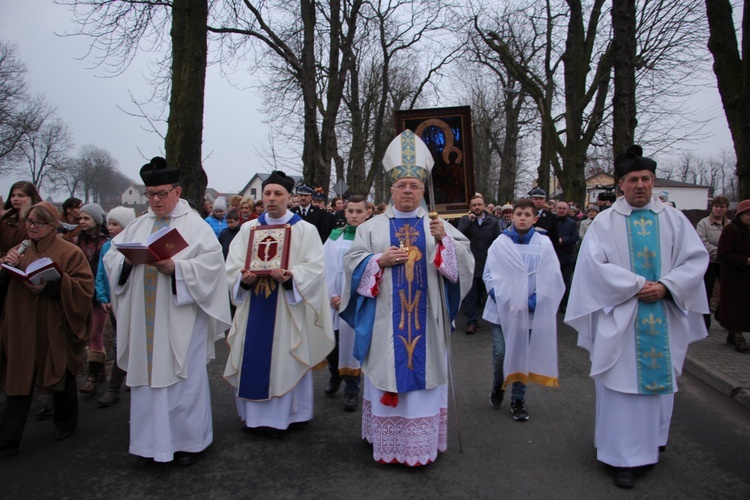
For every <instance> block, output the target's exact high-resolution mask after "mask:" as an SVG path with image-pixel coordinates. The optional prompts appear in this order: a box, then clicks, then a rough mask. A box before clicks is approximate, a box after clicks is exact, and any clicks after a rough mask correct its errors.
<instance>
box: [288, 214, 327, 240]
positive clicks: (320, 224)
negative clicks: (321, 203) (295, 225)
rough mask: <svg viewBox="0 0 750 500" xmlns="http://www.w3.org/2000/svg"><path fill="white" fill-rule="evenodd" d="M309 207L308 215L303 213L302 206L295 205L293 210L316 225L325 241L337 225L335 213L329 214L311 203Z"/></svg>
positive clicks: (321, 238) (306, 220)
mask: <svg viewBox="0 0 750 500" xmlns="http://www.w3.org/2000/svg"><path fill="white" fill-rule="evenodd" d="M307 208H308V211H307V215H306V216H303V215H302V212H301V207H299V206H297V207H294V208H293V209H292V212H294V213H296V214H299V216H300V217H302V220H304V221H305V222H309V223H310V224H312V225H313V226H315V228H316V229H317V230H318V235H320V241H322V242H323V243H325V242H326V240H327V239H328V235H330V234H331V231H332V230H333V229H334V228H335V227H336V226H335V222H334V218H333V214H329V213H328V212H327V211H325V210H321V209H319V208H318V207H315V206H313V205H310V206H308V207H307Z"/></svg>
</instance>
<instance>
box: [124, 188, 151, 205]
mask: <svg viewBox="0 0 750 500" xmlns="http://www.w3.org/2000/svg"><path fill="white" fill-rule="evenodd" d="M120 198H121V201H122V204H123V205H125V206H127V205H146V204H147V203H148V199H147V198H146V186H144V185H143V184H131V185H130V186H128V188H127V189H126V190H125V191H124V192H123V193H122V196H120Z"/></svg>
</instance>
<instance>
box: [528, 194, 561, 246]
mask: <svg viewBox="0 0 750 500" xmlns="http://www.w3.org/2000/svg"><path fill="white" fill-rule="evenodd" d="M529 198H531V201H532V202H533V203H534V206H535V207H536V213H537V216H538V217H539V219H538V220H537V222H536V224H534V228H535V229H536V231H537V232H539V233H541V234H546V235H547V236H548V237H549V239H550V241H552V246H553V247H554V248H555V253H557V250H558V248H557V247H558V246H560V237H559V236H558V233H557V214H556V213H554V212H550V211H549V210H547V209H546V208H545V202H546V201H547V191H545V190H544V189H542V188H540V187H535V188H534V189H532V190H531V191H529Z"/></svg>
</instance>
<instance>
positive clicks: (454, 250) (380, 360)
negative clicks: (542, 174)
mask: <svg viewBox="0 0 750 500" xmlns="http://www.w3.org/2000/svg"><path fill="white" fill-rule="evenodd" d="M433 163H434V160H433V158H432V155H431V153H430V150H429V149H428V148H427V145H426V144H425V143H424V142H423V141H422V140H421V139H420V138H419V137H418V136H416V135H415V134H414V133H413V132H412V131H410V130H406V131H404V132H402V133H401V134H400V135H399V136H398V137H396V138H395V139H394V140H393V142H391V144H390V146H388V149H387V151H386V153H385V157H384V159H383V166H384V167H385V170H386V175H387V177H388V179H389V181H390V182H391V183H392V185H391V196H392V203H391V204H390V205H389V206H388V208H386V210H385V213H383V214H380V215H378V216H375V217H373V218H372V219H370V220H369V221H367V222H365V223H364V224H362V225H360V226H359V227H358V228H357V234H356V235H355V237H354V242H353V243H352V246H351V248H350V250H349V252H347V254H346V256H345V258H344V267H345V271H346V279H345V281H344V283H345V288H344V291H343V293H342V294H341V297H342V302H341V307H340V309H339V310H340V311H343V313H342V314H341V318H342V319H344V320H345V321H346V322H347V323H349V324H350V325H351V326H352V327H353V328H354V330H355V333H356V340H355V348H354V355H355V357H357V359H359V360H360V362H361V363H362V372H363V373H364V375H365V377H364V398H363V402H362V438H363V439H365V440H367V441H368V442H369V443H371V444H372V447H373V458H374V459H375V460H376V461H379V462H383V463H402V464H406V465H409V466H415V465H426V464H428V463H430V462H432V461H434V460H435V459H436V458H437V454H438V452H439V451H441V452H442V451H445V450H446V449H447V446H448V432H447V424H448V365H447V361H448V358H447V353H448V345H447V342H448V341H449V338H448V335H447V332H449V331H450V329H451V325H450V324H446V321H445V319H444V318H445V315H444V314H443V311H445V310H447V311H448V312H449V314H450V320H451V321H452V320H453V319H454V318H455V316H456V313H457V312H458V306H459V304H460V302H461V299H462V298H463V297H464V296H465V295H466V293H467V292H468V291H469V289H470V288H471V284H472V280H473V277H474V257H473V256H472V254H471V250H470V248H469V241H468V240H467V239H466V237H465V236H464V235H463V234H461V233H460V232H459V231H458V230H457V229H455V228H454V227H453V226H451V225H450V224H448V223H447V222H445V221H444V220H442V219H439V218H436V219H433V220H431V219H430V218H429V217H428V213H427V210H425V208H424V206H423V205H424V204H423V203H422V201H423V197H424V191H425V182H426V181H427V176H428V175H429V171H430V169H431V167H432V165H433ZM441 286H444V293H441V291H440V287H441Z"/></svg>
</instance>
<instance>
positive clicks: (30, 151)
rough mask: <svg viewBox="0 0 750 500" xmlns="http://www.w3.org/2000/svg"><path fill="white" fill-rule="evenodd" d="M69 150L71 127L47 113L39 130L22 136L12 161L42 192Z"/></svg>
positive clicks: (37, 128)
mask: <svg viewBox="0 0 750 500" xmlns="http://www.w3.org/2000/svg"><path fill="white" fill-rule="evenodd" d="M72 147H73V141H72V137H71V132H70V127H69V126H68V124H66V123H65V122H63V121H62V120H61V119H59V118H56V117H55V116H54V112H53V111H51V110H50V111H48V113H47V115H46V118H45V119H44V120H43V121H42V123H41V124H40V126H39V127H36V128H34V129H33V130H27V131H25V132H24V134H23V135H22V137H21V139H20V141H19V142H18V148H17V149H16V151H15V152H14V153H13V158H14V161H15V163H16V165H17V168H18V170H19V171H20V172H24V173H28V175H29V178H30V180H31V182H33V183H34V184H35V185H36V187H37V189H39V190H40V191H41V189H42V186H43V185H44V183H45V181H46V180H47V179H49V178H51V177H54V176H55V175H56V174H57V172H58V171H59V170H60V169H61V168H62V167H63V165H64V161H65V158H66V156H67V154H68V151H70V149H71V148H72Z"/></svg>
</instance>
